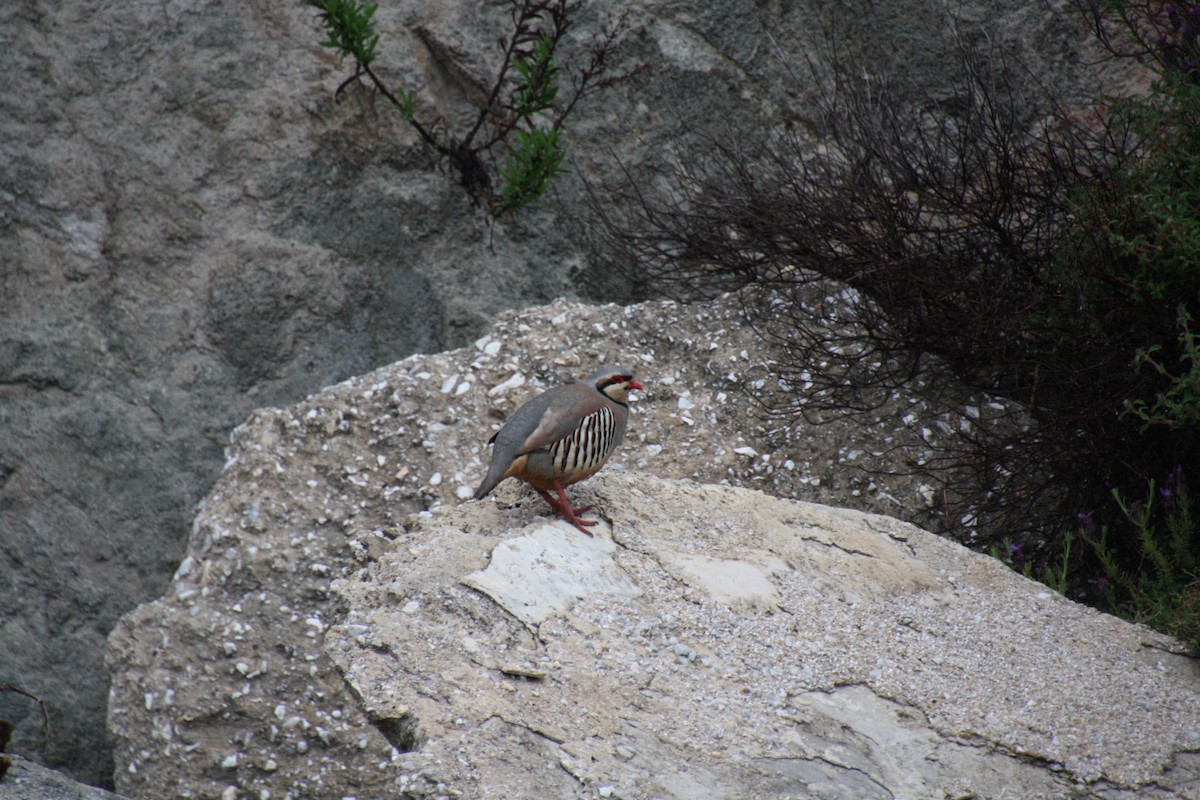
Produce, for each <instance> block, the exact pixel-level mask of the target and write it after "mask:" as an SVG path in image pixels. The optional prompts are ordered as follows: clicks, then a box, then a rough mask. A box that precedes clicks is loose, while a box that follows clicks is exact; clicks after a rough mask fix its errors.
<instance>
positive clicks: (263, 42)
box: [0, 0, 1095, 782]
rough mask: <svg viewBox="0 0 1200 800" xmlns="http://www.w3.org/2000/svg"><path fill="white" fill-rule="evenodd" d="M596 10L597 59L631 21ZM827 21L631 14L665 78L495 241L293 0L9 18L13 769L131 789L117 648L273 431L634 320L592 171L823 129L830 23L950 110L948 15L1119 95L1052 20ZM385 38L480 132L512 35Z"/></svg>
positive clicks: (3, 497) (3, 66) (994, 9)
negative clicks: (570, 305) (51, 767)
mask: <svg viewBox="0 0 1200 800" xmlns="http://www.w3.org/2000/svg"><path fill="white" fill-rule="evenodd" d="M586 6H587V13H586V15H585V16H586V18H585V19H582V20H581V21H580V25H579V27H578V30H577V33H578V34H579V37H580V41H585V40H586V38H587V37H588V36H589V35H590V34H592V33H594V32H595V31H596V30H597V29H598V27H599V26H600V25H601V24H602V23H603V21H604V19H605V18H606V17H607V16H608V15H609V14H610V12H611V13H615V12H617V11H618V10H620V9H621V8H624V6H623V5H619V4H616V3H607V2H605V3H588V4H586ZM821 8H823V4H820V3H816V4H806V3H765V4H763V3H760V4H755V5H754V6H753V9H752V10H747V7H746V6H745V4H742V3H723V4H722V3H717V4H713V3H705V4H693V3H666V4H656V5H649V6H647V5H641V6H639V5H635V6H634V7H633V9H632V12H631V18H630V19H631V35H630V37H629V39H628V40H627V44H626V45H625V46H624V47H623V48H622V49H621V50H620V52H619V53H618V54H617V55H618V60H619V62H620V64H621V65H631V64H636V63H647V64H650V65H651V66H652V67H653V69H652V70H651V71H650V72H649V73H647V74H646V75H645V76H643V78H642V79H641V80H640V81H639V82H636V83H631V84H628V85H625V86H623V87H620V88H619V89H617V90H615V91H613V92H610V93H606V94H602V95H597V96H596V98H594V99H593V100H592V101H591V102H589V103H586V104H584V105H582V106H580V108H579V109H578V116H577V118H576V121H575V124H574V126H573V128H572V134H571V136H572V139H571V142H570V146H571V153H572V158H573V159H574V161H573V162H572V165H571V169H572V174H571V175H570V176H568V177H567V178H566V179H565V180H563V181H562V182H561V183H560V185H559V188H558V189H557V191H556V194H555V195H554V196H553V197H552V198H551V201H550V202H549V203H547V205H546V207H545V208H544V209H542V210H541V211H539V212H537V213H535V214H533V215H531V216H529V217H526V218H523V219H520V220H513V221H510V222H506V223H504V224H502V225H497V226H495V227H494V228H489V227H488V226H486V225H485V224H484V223H483V222H482V220H481V219H480V217H479V216H478V215H477V214H476V213H475V212H473V211H472V209H471V208H470V206H469V204H468V203H467V201H466V199H465V197H464V196H463V194H462V192H461V190H460V189H459V188H458V187H457V186H454V185H453V184H452V183H451V181H450V180H449V179H448V178H447V176H446V175H445V174H442V173H440V172H439V171H438V170H437V169H436V168H435V167H434V165H433V164H432V163H431V162H430V160H429V157H428V154H427V153H426V152H424V151H423V150H422V149H421V148H420V147H419V146H418V144H417V142H416V141H415V140H414V138H413V136H412V135H411V132H410V131H408V130H407V129H406V128H405V127H404V126H403V125H401V124H399V123H398V121H397V120H396V119H395V118H393V117H391V116H389V115H388V114H387V113H385V111H384V110H383V109H381V108H378V107H377V106H376V105H375V104H374V103H373V102H372V101H371V98H370V97H368V96H366V95H364V94H352V95H351V97H350V99H349V101H348V102H346V103H343V104H342V105H340V106H337V105H335V104H334V103H333V101H332V95H333V90H334V88H335V87H336V86H337V84H338V83H339V82H340V80H341V79H342V78H343V77H344V72H343V70H342V68H341V67H339V65H337V64H336V63H335V61H334V60H333V59H332V58H331V57H330V55H329V54H328V53H327V52H324V51H322V50H321V48H319V47H318V46H317V42H318V41H319V33H318V31H317V26H316V25H315V22H314V19H313V15H312V12H311V10H310V9H306V8H304V7H302V6H301V5H300V4H299V3H261V2H259V3H254V2H251V3H223V2H219V0H210V1H209V2H201V3H196V2H182V0H164V2H159V3H154V4H140V5H139V4H133V5H130V4H113V3H105V2H97V1H96V0H70V1H69V2H39V0H28V1H27V2H21V3H6V4H3V7H2V8H0V70H2V71H3V74H4V76H5V81H6V84H5V85H6V90H5V91H4V92H3V93H0V298H2V301H0V574H2V575H3V576H4V577H5V580H0V614H2V616H3V619H4V620H5V623H4V625H3V627H2V628H0V651H3V652H4V653H5V658H4V659H3V660H0V681H2V682H11V683H13V684H16V685H20V686H22V687H24V688H26V689H28V690H30V691H33V692H36V693H37V694H39V695H41V696H42V697H44V698H46V699H47V700H48V701H49V702H50V704H51V706H52V709H53V712H54V719H55V727H54V735H53V737H52V740H51V742H50V745H49V746H48V748H45V749H43V748H41V745H40V736H39V732H38V723H37V719H36V716H35V715H33V714H30V713H29V711H28V709H27V708H26V707H25V704H24V702H23V701H21V700H18V699H15V698H13V697H10V696H0V716H3V717H4V718H7V719H12V720H14V721H16V722H18V723H20V724H19V728H18V731H17V736H16V739H15V740H14V748H16V749H18V750H20V751H22V752H26V753H29V754H32V755H36V756H38V757H40V758H42V759H44V760H47V761H49V762H52V763H55V764H60V765H63V766H64V767H66V768H67V769H68V770H69V771H70V772H72V773H73V774H74V775H76V776H79V777H82V778H84V779H86V780H89V781H92V782H106V781H107V780H108V773H109V771H110V766H111V761H110V759H109V756H108V747H107V745H106V743H105V736H104V731H103V723H102V720H103V716H104V708H105V703H106V698H107V676H106V673H105V671H104V669H103V666H102V664H101V658H100V653H101V652H102V650H103V642H104V637H105V635H106V634H107V633H108V631H109V630H110V629H111V628H112V626H113V625H114V623H115V621H116V619H117V618H118V617H119V616H120V615H121V614H122V613H124V612H126V611H128V610H129V609H130V608H132V607H133V606H134V605H136V604H137V603H139V602H141V601H144V600H149V599H151V598H154V597H157V596H158V595H159V594H160V593H161V592H162V591H163V589H164V587H166V586H168V582H169V578H170V575H171V573H172V572H173V571H174V569H175V568H176V566H177V565H178V563H179V561H180V559H181V558H183V556H184V555H185V546H186V540H187V531H188V529H189V526H190V522H191V518H192V515H193V512H194V510H195V505H196V504H197V503H198V502H199V501H200V500H201V498H203V497H204V496H205V495H206V494H207V493H208V491H209V489H210V488H211V486H212V482H213V480H214V479H215V478H216V476H217V474H218V472H219V470H220V467H221V462H222V448H223V447H224V445H225V442H226V440H227V436H228V432H229V430H231V429H232V427H233V426H234V425H236V424H237V423H238V422H240V421H242V420H243V419H245V417H246V415H247V414H248V413H249V412H250V410H251V409H253V408H256V407H259V406H265V405H279V404H285V403H288V402H293V401H296V400H298V399H299V398H301V397H303V396H305V395H306V394H308V393H310V392H312V391H315V390H317V389H318V388H320V387H322V386H325V385H328V384H330V383H334V382H337V381H339V380H342V379H345V378H347V377H349V376H351V375H355V374H360V373H363V372H365V371H367V370H369V369H372V368H374V367H377V366H379V365H381V364H386V363H390V362H393V361H395V360H397V359H399V358H402V357H404V356H406V355H408V354H410V353H413V352H417V351H433V350H437V349H442V348H445V347H453V346H460V345H463V344H465V343H468V342H470V341H471V340H473V339H474V338H476V337H477V336H478V335H480V333H481V332H482V330H483V329H484V328H485V327H486V325H487V323H488V320H490V319H491V318H492V316H493V315H494V314H495V313H496V312H497V311H499V310H501V309H504V308H510V307H514V306H523V305H526V304H529V303H535V302H543V301H547V300H549V299H551V298H555V297H560V296H564V295H566V296H577V297H578V296H584V297H590V298H593V299H601V298H603V299H614V298H620V299H625V298H626V295H627V294H628V291H629V289H628V287H627V286H626V285H625V284H623V283H622V282H621V280H620V279H618V278H617V277H616V276H610V275H605V274H600V273H598V272H597V271H596V270H595V269H593V268H592V267H591V263H592V262H591V259H590V255H589V249H588V247H589V246H588V238H587V235H586V234H587V225H588V222H587V213H586V210H585V206H584V203H583V200H582V198H583V194H584V192H583V189H582V187H581V184H580V183H579V180H578V179H579V176H581V175H585V174H590V175H593V176H598V177H600V178H601V179H611V178H612V177H613V176H614V175H617V174H618V173H617V172H616V171H615V164H616V161H617V159H618V158H619V159H620V161H621V162H622V163H623V164H624V165H625V166H626V167H628V168H629V169H630V170H631V174H632V175H634V176H635V177H636V178H637V179H639V180H643V181H645V182H646V184H647V185H649V183H650V182H652V181H653V180H654V179H655V176H656V174H658V173H659V172H660V170H661V166H662V163H663V160H664V157H665V154H666V152H667V151H668V150H672V149H673V150H674V151H675V152H678V153H684V154H686V152H687V142H688V141H689V140H688V138H687V136H686V135H685V134H687V133H689V132H690V133H695V132H697V131H707V132H719V131H721V130H723V129H724V126H725V124H726V122H727V121H729V120H736V121H737V122H738V123H739V124H740V125H741V126H743V127H744V128H745V129H747V130H763V131H769V130H771V129H773V128H774V127H775V126H777V125H778V124H780V123H782V122H785V121H787V120H791V119H794V118H796V117H797V116H800V117H802V116H803V114H804V104H805V102H806V94H807V93H808V92H809V90H810V88H811V87H809V88H803V87H801V88H797V85H796V84H795V83H794V81H792V79H791V78H790V75H791V72H792V69H791V67H792V65H793V64H795V63H801V62H802V61H803V60H804V58H805V57H806V55H807V54H810V53H812V52H816V50H815V48H814V47H813V46H812V45H813V42H814V41H826V40H825V38H824V32H825V30H826V29H827V25H826V23H828V24H830V25H835V26H837V27H839V28H840V35H839V38H838V41H839V42H843V43H846V45H847V46H848V47H852V49H855V50H857V51H859V52H862V53H868V54H871V55H872V58H874V59H876V60H877V63H878V65H879V66H878V68H879V70H880V72H881V74H887V75H890V76H892V77H894V78H895V80H894V81H893V83H894V85H895V87H897V90H898V91H899V90H901V89H900V88H899V87H902V86H905V85H908V86H909V87H910V88H909V89H907V90H909V91H919V90H923V89H928V88H929V87H937V86H939V85H944V84H943V83H940V82H943V81H944V74H943V66H942V63H941V60H940V59H939V56H938V55H937V54H938V53H939V52H944V51H945V49H946V47H947V46H948V44H947V42H948V41H949V38H950V37H948V34H949V32H950V31H951V28H952V26H951V25H950V24H949V22H948V18H947V16H946V9H947V8H951V9H953V11H954V13H955V14H957V15H959V17H960V18H961V19H962V20H963V21H964V24H963V26H962V27H961V28H960V31H962V32H964V33H965V35H967V36H968V38H970V37H979V36H985V35H986V36H990V37H994V41H996V42H1001V43H1014V44H1016V43H1022V44H1020V45H1019V48H1020V49H1021V52H1022V56H1021V58H1022V61H1023V63H1024V64H1027V65H1030V66H1031V68H1032V71H1033V74H1035V75H1042V76H1045V75H1050V76H1053V79H1052V80H1051V81H1048V82H1052V83H1054V84H1055V85H1056V86H1060V87H1075V88H1077V89H1080V90H1088V91H1090V88H1091V87H1092V86H1093V85H1094V83H1095V79H1094V76H1093V75H1092V73H1090V72H1089V73H1087V75H1086V77H1080V74H1079V73H1072V72H1071V71H1070V69H1068V68H1067V66H1066V65H1068V64H1070V63H1072V56H1071V54H1072V53H1074V52H1075V51H1076V50H1077V48H1078V47H1079V45H1080V43H1081V42H1082V41H1083V36H1084V34H1083V32H1082V31H1081V30H1080V29H1078V28H1076V27H1073V26H1072V25H1071V23H1069V22H1068V21H1065V20H1060V19H1058V18H1056V17H1055V16H1054V15H1053V12H1052V9H1047V8H1044V7H1042V6H1037V7H1036V8H1034V7H1031V6H1029V4H1027V3H1023V2H1017V1H1016V0H1013V2H1009V3H999V4H997V3H991V2H989V3H980V4H975V5H972V4H966V5H963V4H959V3H953V4H950V3H947V4H938V3H934V4H929V3H920V2H913V3H905V4H900V5H895V6H889V7H888V8H887V9H884V10H881V9H879V8H878V7H877V4H864V5H863V6H862V7H861V8H859V9H858V10H855V9H854V8H851V7H846V8H842V9H840V11H839V14H838V15H837V16H836V17H833V18H827V17H826V16H824V15H823V12H822V11H821ZM496 13H497V14H500V13H501V11H497V12H496ZM378 20H379V23H380V28H381V30H382V32H383V35H384V50H383V53H382V57H381V60H382V63H384V64H386V65H387V68H388V69H390V70H391V73H392V74H393V75H395V76H396V77H397V80H403V81H405V82H406V83H407V85H409V86H411V87H413V88H415V89H416V90H417V91H418V92H419V94H420V98H421V101H422V103H423V104H424V105H425V106H426V107H428V108H429V109H431V113H433V114H435V115H440V116H443V117H445V118H446V119H451V120H453V119H455V118H457V116H459V115H462V114H463V113H466V112H468V111H469V110H470V109H471V108H472V104H473V102H474V97H475V95H474V94H473V93H472V92H473V90H474V87H477V86H478V85H481V84H486V82H487V79H488V75H489V71H490V70H491V69H492V68H493V67H494V63H493V60H494V58H493V56H492V55H491V53H492V50H491V48H492V45H493V44H494V42H495V39H496V31H497V30H498V22H497V18H496V17H495V16H489V13H488V12H486V11H481V10H479V7H478V4H469V3H466V4H455V3H436V4H432V3H424V2H416V0H411V1H410V0H398V2H394V3H384V4H383V7H382V8H381V9H380V12H379V15H378ZM914 86H915V87H921V88H920V89H913V88H911V87H914ZM668 144H669V145H670V147H668ZM522 368H523V369H525V370H530V369H532V367H531V366H530V365H528V364H527V365H523V366H522ZM689 402H690V401H689ZM747 442H749V440H747ZM831 446H832V445H831ZM728 458H729V461H730V463H731V465H732V464H734V463H735V462H737V461H738V459H740V458H742V456H738V455H736V454H735V455H731V456H728ZM796 463H798V462H796ZM772 466H773V465H772ZM764 469H765V468H764ZM828 472H829V470H826V472H825V473H823V474H825V475H828ZM825 480H827V481H828V480H830V478H829V477H826V478H825ZM406 502H408V504H409V505H411V504H412V503H411V502H410V501H406Z"/></svg>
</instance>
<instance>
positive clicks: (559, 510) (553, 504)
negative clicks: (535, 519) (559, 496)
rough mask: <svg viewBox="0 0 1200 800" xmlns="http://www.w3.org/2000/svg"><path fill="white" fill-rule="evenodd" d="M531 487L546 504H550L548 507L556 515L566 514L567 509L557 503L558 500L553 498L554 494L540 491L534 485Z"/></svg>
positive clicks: (562, 515)
mask: <svg viewBox="0 0 1200 800" xmlns="http://www.w3.org/2000/svg"><path fill="white" fill-rule="evenodd" d="M533 488H534V490H535V491H536V492H537V493H538V494H540V495H541V496H542V499H543V500H545V501H546V504H547V505H549V506H550V509H551V510H552V511H553V512H554V513H555V514H556V515H558V516H560V517H565V516H567V510H566V509H565V508H563V507H562V504H561V503H559V502H558V500H556V499H555V498H554V495H552V494H550V493H549V492H545V491H542V490H541V489H538V488H537V487H536V486H534V487H533Z"/></svg>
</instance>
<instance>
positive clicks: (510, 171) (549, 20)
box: [303, 0, 643, 217]
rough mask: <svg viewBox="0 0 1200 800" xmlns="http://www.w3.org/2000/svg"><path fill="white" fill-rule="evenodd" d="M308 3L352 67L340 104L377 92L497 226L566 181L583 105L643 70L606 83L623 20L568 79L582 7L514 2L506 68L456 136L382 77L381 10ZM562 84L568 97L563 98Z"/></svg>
mask: <svg viewBox="0 0 1200 800" xmlns="http://www.w3.org/2000/svg"><path fill="white" fill-rule="evenodd" d="M303 2H304V3H305V4H306V5H309V6H312V7H314V8H316V9H317V11H318V15H317V16H318V18H319V19H320V21H321V24H322V27H323V29H324V32H325V39H324V41H322V42H321V45H322V46H323V47H328V48H330V49H332V50H334V51H335V52H336V53H337V54H338V56H339V58H340V59H342V60H351V61H353V62H354V68H353V72H352V73H351V75H350V76H349V77H348V78H347V79H346V80H345V81H343V82H342V84H341V85H340V86H338V89H337V91H336V93H335V96H336V97H339V98H340V97H341V96H342V94H343V92H344V91H345V90H346V89H347V87H349V86H351V85H355V84H359V83H362V82H366V83H368V84H370V85H371V86H372V87H373V88H374V89H375V90H376V91H378V92H379V93H380V94H381V95H382V96H383V97H385V98H386V99H387V100H388V101H389V102H390V103H391V104H392V105H393V107H395V108H396V109H397V111H399V113H400V114H401V116H402V117H403V118H404V120H405V121H406V122H408V123H409V124H410V125H412V126H413V128H414V129H415V130H416V131H417V133H418V135H419V136H420V137H421V140H422V141H423V142H425V144H426V145H428V146H429V147H431V148H432V149H433V150H434V151H435V152H437V153H438V155H439V156H441V157H442V158H444V159H446V160H447V161H448V162H449V164H450V166H451V167H452V169H453V170H454V172H455V173H456V174H457V175H458V181H459V183H460V185H461V186H462V187H463V188H464V189H465V190H466V192H467V194H468V196H469V197H470V198H471V201H472V202H473V203H480V202H482V203H483V204H484V205H485V206H486V208H487V209H488V211H489V213H490V214H492V216H494V217H499V216H502V215H504V214H507V213H510V212H514V211H518V210H520V209H522V208H527V207H529V206H531V205H533V204H535V203H536V202H537V200H538V199H539V198H540V197H541V196H542V195H543V194H545V192H546V190H547V189H548V188H549V187H550V185H551V183H552V181H553V180H554V178H555V177H556V176H557V175H559V174H561V173H562V172H564V167H563V159H564V156H565V150H564V145H563V136H562V134H563V130H564V124H565V122H566V119H567V117H568V116H569V115H570V114H571V112H572V111H573V110H574V108H575V107H576V105H577V104H578V103H579V102H580V101H581V100H583V99H584V98H585V97H587V96H589V95H591V94H592V93H594V92H596V91H598V90H600V89H603V88H606V87H609V86H611V85H613V84H614V83H617V82H619V81H622V80H625V79H626V78H629V77H631V76H632V75H633V74H635V73H637V72H640V71H641V70H642V69H643V67H642V66H641V65H639V66H636V67H634V68H633V69H631V70H629V71H628V72H626V73H623V74H619V75H610V74H609V69H608V68H609V59H610V56H611V54H612V52H613V50H614V49H615V48H616V47H617V45H618V42H619V39H620V36H621V34H622V33H623V32H624V30H625V28H626V17H625V16H624V15H622V16H621V17H619V18H618V19H617V21H616V22H615V23H614V24H612V25H610V26H609V28H608V29H607V30H606V31H605V32H604V34H603V35H602V36H600V37H599V38H598V39H597V40H596V41H594V42H593V43H592V46H591V47H590V50H589V54H588V56H587V59H586V62H585V63H582V64H581V65H580V66H578V67H577V68H575V69H573V70H564V69H563V68H562V67H560V65H559V63H558V60H557V59H558V51H559V49H560V46H561V45H562V44H563V42H564V41H565V39H566V37H567V33H568V32H569V31H570V30H571V28H572V27H573V25H574V20H575V18H576V16H577V15H578V12H579V9H580V5H581V3H580V1H579V0H574V2H572V0H510V2H509V4H508V5H509V17H510V20H511V24H512V29H511V32H510V33H509V34H508V35H507V36H506V37H503V38H502V39H501V40H500V47H501V49H502V59H501V64H500V68H499V70H498V72H497V74H496V77H495V80H494V82H493V84H492V87H491V90H490V92H489V93H488V96H487V99H486V101H484V102H483V103H482V104H481V105H480V107H479V109H478V113H477V114H476V117H475V120H474V122H473V123H472V124H471V125H470V126H469V128H468V129H467V130H466V132H465V133H463V134H462V135H461V136H454V135H451V134H448V133H445V132H443V131H442V130H441V128H440V126H434V125H430V124H426V123H424V122H422V121H421V119H420V118H419V115H418V103H417V96H416V93H415V92H414V91H405V90H404V89H402V88H399V89H398V88H393V87H392V86H390V85H389V84H388V83H386V82H385V81H384V80H383V79H382V78H381V77H380V75H379V73H378V72H377V71H376V69H375V67H374V63H375V60H376V56H377V48H378V45H379V40H380V35H379V33H377V32H376V30H375V27H374V17H375V12H376V9H377V6H376V4H374V3H372V2H370V0H303ZM564 78H565V79H567V82H568V83H569V90H568V91H566V92H560V89H561V88H562V86H563V84H564ZM497 150H499V151H501V155H502V158H503V166H500V167H497V166H495V165H494V164H493V162H492V161H491V160H490V159H491V158H492V154H493V152H494V151H497ZM496 178H499V180H500V186H499V188H498V189H497V188H495V186H494V183H495V179H496Z"/></svg>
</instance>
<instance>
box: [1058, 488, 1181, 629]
mask: <svg viewBox="0 0 1200 800" xmlns="http://www.w3.org/2000/svg"><path fill="white" fill-rule="evenodd" d="M1112 496H1113V499H1114V500H1115V501H1116V504H1117V507H1118V508H1119V509H1120V511H1121V514H1122V516H1123V517H1124V519H1125V520H1126V521H1127V522H1128V523H1129V524H1130V525H1131V526H1132V527H1133V530H1134V531H1136V533H1137V538H1136V541H1135V545H1134V546H1133V547H1132V548H1131V547H1130V546H1129V544H1128V543H1124V544H1123V545H1122V546H1121V547H1115V546H1114V544H1113V542H1112V537H1111V534H1110V528H1109V527H1108V526H1102V527H1101V528H1100V529H1099V531H1098V532H1097V531H1096V529H1095V528H1094V527H1093V526H1085V527H1084V528H1083V530H1081V532H1080V535H1081V536H1082V538H1083V539H1084V541H1086V542H1087V543H1088V544H1089V545H1090V546H1091V549H1092V551H1093V553H1094V555H1095V557H1096V559H1097V560H1098V561H1099V563H1100V565H1101V568H1102V570H1103V574H1104V580H1103V581H1102V584H1101V587H1100V588H1101V590H1102V591H1103V594H1104V597H1105V601H1106V604H1107V606H1108V608H1109V609H1110V610H1112V611H1113V612H1115V613H1117V614H1120V615H1121V616H1123V617H1126V618H1128V619H1132V620H1135V621H1137V622H1142V623H1145V624H1146V625H1148V626H1150V627H1152V628H1155V629H1157V630H1161V631H1164V632H1166V633H1170V634H1172V635H1174V636H1177V637H1179V638H1180V639H1182V640H1184V641H1186V642H1188V643H1189V644H1190V645H1191V646H1192V648H1193V649H1196V650H1200V547H1198V545H1200V530H1198V529H1197V527H1196V521H1197V520H1196V518H1195V514H1194V508H1193V506H1192V499H1191V496H1190V495H1189V493H1188V488H1187V483H1186V481H1185V480H1184V476H1183V472H1182V470H1180V469H1176V470H1174V471H1173V472H1172V473H1171V474H1170V475H1169V476H1168V477H1167V480H1166V482H1165V484H1164V485H1163V486H1162V487H1160V488H1158V489H1157V490H1156V486H1155V482H1154V481H1150V483H1149V491H1148V492H1147V494H1146V497H1145V499H1144V500H1141V501H1138V502H1132V503H1131V502H1126V500H1125V499H1124V498H1123V497H1122V495H1121V493H1120V492H1119V491H1117V490H1113V493H1112ZM1089 528H1090V529H1089Z"/></svg>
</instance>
